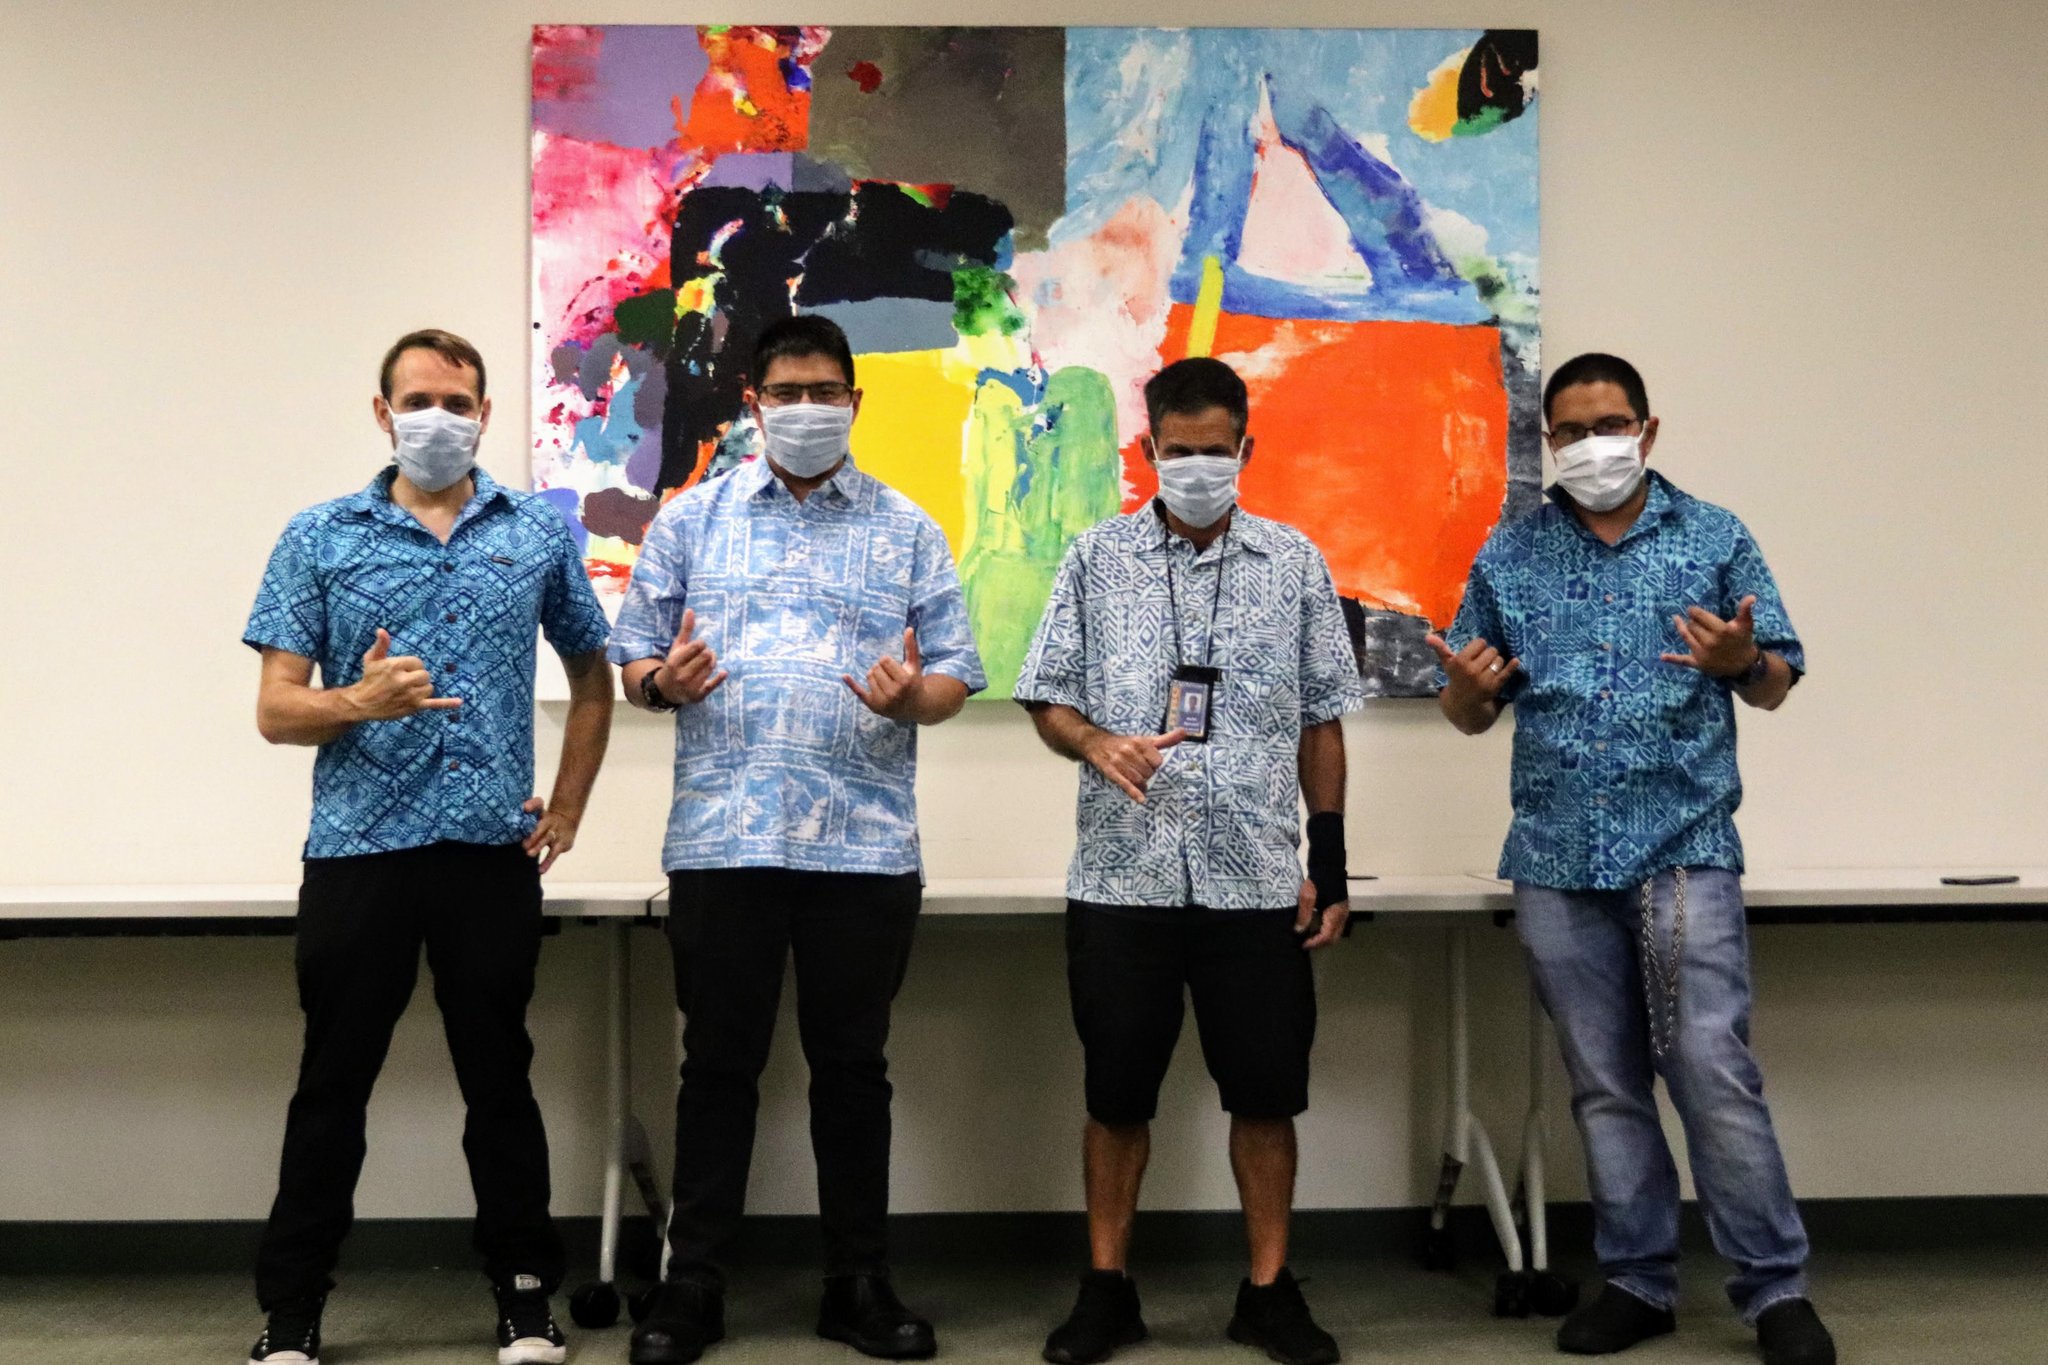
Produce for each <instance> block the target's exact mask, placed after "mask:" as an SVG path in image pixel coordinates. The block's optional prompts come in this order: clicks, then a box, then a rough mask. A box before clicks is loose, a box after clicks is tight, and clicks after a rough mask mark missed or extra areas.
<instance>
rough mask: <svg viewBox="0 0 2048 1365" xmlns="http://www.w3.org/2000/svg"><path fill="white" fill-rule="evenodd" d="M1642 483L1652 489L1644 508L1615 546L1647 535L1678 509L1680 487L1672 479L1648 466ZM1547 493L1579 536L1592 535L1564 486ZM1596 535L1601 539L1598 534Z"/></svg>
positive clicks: (1556, 487) (1550, 489)
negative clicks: (1582, 522)
mask: <svg viewBox="0 0 2048 1365" xmlns="http://www.w3.org/2000/svg"><path fill="white" fill-rule="evenodd" d="M1643 483H1644V485H1645V486H1646V487H1648V489H1649V493H1648V494H1647V495H1646V496H1645V497H1644V498H1643V510H1642V511H1641V512H1640V513H1638V514H1637V515H1636V519H1635V523H1634V524H1633V525H1631V526H1630V527H1629V528H1628V530H1626V531H1624V532H1622V535H1621V539H1620V540H1617V541H1616V542H1614V543H1615V544H1616V545H1621V544H1623V543H1625V542H1627V541H1630V540H1633V539H1634V538H1635V537H1637V536H1639V535H1648V534H1649V533H1650V532H1651V531H1652V530H1654V529H1656V527H1657V525H1658V524H1659V523H1660V522H1662V521H1663V520H1664V519H1665V518H1666V517H1669V516H1672V515H1674V514H1675V513H1676V512H1677V511H1678V489H1677V488H1676V487H1675V486H1674V485H1673V484H1672V482H1671V480H1669V479H1667V478H1665V477H1664V476H1663V475H1662V474H1659V473H1658V472H1657V471H1656V470H1654V469H1646V470H1644V471H1643ZM1545 496H1546V497H1548V498H1549V499H1550V501H1551V503H1552V504H1553V505H1555V506H1556V507H1557V508H1558V510H1559V511H1561V512H1563V513H1564V516H1565V519H1566V520H1567V521H1569V522H1570V523H1571V526H1572V529H1573V530H1575V531H1577V532H1578V533H1579V534H1580V535H1592V534H1593V533H1592V532H1591V531H1588V530H1587V529H1586V528H1585V526H1584V525H1583V524H1581V523H1580V521H1579V518H1578V516H1577V514H1576V513H1575V512H1574V511H1573V510H1572V509H1573V505H1574V504H1573V503H1572V500H1571V497H1570V495H1569V494H1567V493H1566V492H1565V491H1564V490H1563V489H1561V488H1559V487H1558V486H1557V485H1556V484H1552V485H1551V486H1550V487H1549V488H1548V489H1546V490H1545ZM1594 538H1595V539H1596V540H1597V539H1598V537H1597V536H1596V537H1594Z"/></svg>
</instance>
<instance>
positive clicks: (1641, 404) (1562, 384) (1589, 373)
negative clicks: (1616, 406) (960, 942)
mask: <svg viewBox="0 0 2048 1365" xmlns="http://www.w3.org/2000/svg"><path fill="white" fill-rule="evenodd" d="M1574 384H1613V385H1615V386H1616V387H1617V388H1619V389H1620V390H1621V391H1622V392H1623V393H1624V394H1626V395H1627V396H1628V405H1629V407H1630V408H1632V409H1634V411H1635V414H1636V420H1637V421H1638V422H1641V421H1646V420H1648V418H1649V416H1650V391H1649V390H1648V389H1646V388H1644V387H1643V377H1642V376H1641V375H1640V374H1637V373H1636V367H1635V366H1633V365H1631V364H1629V363H1628V362H1627V361H1626V360H1623V359H1622V358H1621V357H1620V356H1618V355H1604V354H1602V353H1601V352H1599V351H1588V352H1586V353H1585V354H1584V355H1575V356H1573V357H1572V358H1571V359H1570V360H1567V361H1565V363H1564V364H1562V365H1560V366H1558V367H1557V372H1556V373H1555V374H1553V375H1551V376H1550V382H1549V383H1548V384H1545V385H1544V386H1543V420H1544V421H1546V422H1548V421H1549V420H1550V405H1551V404H1552V403H1554V402H1556V401H1557V396H1558V395H1559V394H1560V393H1563V392H1564V391H1565V390H1566V389H1568V388H1570V387H1572V385H1574Z"/></svg>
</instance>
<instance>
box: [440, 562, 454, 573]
mask: <svg viewBox="0 0 2048 1365" xmlns="http://www.w3.org/2000/svg"><path fill="white" fill-rule="evenodd" d="M441 572H442V573H454V572H455V561H454V560H452V559H444V560H442V561H441Z"/></svg>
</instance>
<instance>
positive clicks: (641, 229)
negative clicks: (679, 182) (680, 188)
mask: <svg viewBox="0 0 2048 1365" xmlns="http://www.w3.org/2000/svg"><path fill="white" fill-rule="evenodd" d="M675 165H676V161H675V157H674V155H673V154H672V153H668V152H662V151H647V150H640V149H634V148H624V147H613V146H611V145H609V144H607V143H602V142H581V141H578V140H577V139H575V138H561V137H552V136H550V135H548V134H546V133H536V134H534V142H533V272H534V304H535V310H536V311H535V315H534V316H535V320H536V321H537V322H539V323H540V334H539V335H538V336H537V337H536V338H535V339H536V341H539V342H542V343H543V344H545V345H546V346H547V347H549V348H550V349H552V348H553V347H555V346H559V345H562V344H563V343H565V342H576V343H578V344H583V345H587V344H588V343H589V341H590V339H591V337H593V336H595V335H596V334H598V333H599V332H605V331H609V330H611V325H612V323H611V313H612V308H613V306H614V305H616V304H617V303H618V301H619V300H620V299H624V298H630V297H632V296H633V295H635V294H638V293H641V292H642V291H643V290H644V289H645V288H646V287H647V284H648V281H649V280H650V279H652V278H653V277H654V276H655V275H656V274H657V272H660V273H663V274H665V273H666V267H667V264H668V250H669V222H670V220H669V214H670V213H671V212H672V208H671V203H672V194H671V189H670V187H671V186H672V185H674V184H675V183H676V179H677V176H676V171H675Z"/></svg>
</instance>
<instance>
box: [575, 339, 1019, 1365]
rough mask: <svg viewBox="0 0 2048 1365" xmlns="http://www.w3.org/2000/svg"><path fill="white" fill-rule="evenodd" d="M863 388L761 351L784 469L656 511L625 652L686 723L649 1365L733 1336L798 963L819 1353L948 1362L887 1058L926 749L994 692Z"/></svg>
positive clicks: (812, 361)
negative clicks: (817, 1227) (761, 1147)
mask: <svg viewBox="0 0 2048 1365" xmlns="http://www.w3.org/2000/svg"><path fill="white" fill-rule="evenodd" d="M853 369H854V367H853V352H852V349H851V347H850V346H849V345H848V344H847V340H846V336H845V334H844V333H843V332H841V331H840V330H839V328H838V327H837V326H836V325H834V324H833V323H832V322H831V321H830V320H829V319H826V318H822V317H816V316H800V317H793V318H787V319H784V320H782V321H779V322H777V323H774V324H772V325H771V326H769V327H768V328H766V329H765V330H764V331H763V332H762V333H761V336H760V337H759V338H758V340H757V341H756V342H755V345H754V350H753V356H752V369H751V372H750V375H749V377H750V379H751V381H752V384H751V387H750V388H749V389H748V392H747V402H748V404H749V406H750V408H751V409H752V412H753V416H754V418H755V420H756V421H757V422H759V424H760V426H761V430H762V435H763V439H764V444H765V446H766V452H767V453H766V454H765V455H764V456H762V457H761V458H758V459H755V460H753V461H750V462H749V463H746V464H743V465H741V466H739V467H738V468H736V469H734V470H732V471H731V472H730V473H727V474H725V475H723V476H721V477H718V478H714V479H711V480H708V481H706V482H703V483H700V484H698V485H697V486H696V487H694V488H692V489H690V490H689V491H688V492H686V493H684V494H682V495H681V496H679V497H676V498H673V499H671V500H670V501H669V503H668V505H667V506H666V507H664V508H663V509H662V511H661V513H660V515H659V516H657V517H656V518H655V519H654V523H653V525H652V526H650V527H649V528H648V532H647V538H646V541H645V543H644V544H643V545H642V546H641V548H640V560H639V562H638V563H637V564H636V565H635V566H634V568H633V583H632V587H631V588H630V589H629V590H628V592H627V594H626V602H625V605H624V607H623V608H622V609H621V610H620V612H619V623H618V629H617V631H616V632H615V633H614V634H613V636H612V645H611V657H612V660H613V662H615V663H617V664H619V665H620V667H621V669H622V671H623V673H624V677H625V686H626V695H627V696H628V697H629V698H631V699H632V701H633V704H634V705H635V706H638V707H640V708H642V709H643V710H649V711H658V712H668V713H673V714H674V715H675V722H676V731H675V736H676V737H675V750H676V759H675V799H674V802H673V805H672V806H671V808H670V812H669V822H668V837H667V839H666V841H665V843H664V845H663V848H662V867H663V869H664V870H665V871H666V872H667V873H668V874H669V889H670V900H669V918H668V935H669V945H670V948H671V951H672V956H673V959H674V966H675V989H676V1003H677V1005H678V1007H679V1008H680V1009H681V1010H682V1012H683V1015H684V1018H685V1027H684V1030H683V1066H682V1085H681V1087H680V1089H679V1091H678V1093H677V1097H676V1164H675V1203H674V1208H673V1210H672V1212H671V1215H670V1219H669V1227H668V1257H667V1267H666V1273H665V1275H664V1278H663V1283H662V1285H661V1287H660V1290H659V1291H658V1293H657V1294H656V1296H655V1300H654V1303H653V1305H652V1307H651V1308H650V1310H649V1312H648V1314H647V1317H646V1318H645V1320H643V1321H642V1322H641V1324H640V1326H639V1327H638V1328H637V1329H636V1330H635V1331H634V1333H633V1341H632V1346H631V1349H630V1358H631V1360H632V1361H633V1362H634V1365H682V1363H683V1362H687V1361H691V1360H695V1359H696V1358H697V1357H698V1356H699V1355H700V1354H702V1353H703V1351H704V1350H705V1348H706V1347H708V1346H709V1345H711V1343H713V1342H716V1341H718V1340H719V1339H720V1338H722V1337H723V1336H724V1334H725V1276H724V1271H723V1269H722V1268H721V1266H720V1264H719V1262H720V1259H721V1254H722V1252H723V1251H724V1248H725V1245H726V1243H727V1241H728V1239H729V1238H730V1237H731V1236H732V1234H733V1232H734V1231H735V1230H736V1229H737V1227H738V1226H739V1221H740V1215H741V1213H742V1211H743V1210H744V1208H745V1203H746V1189H747V1169H748V1165H749V1163H750V1162H751V1160H752V1155H753V1146H754V1114H755V1108H756V1104H757V1100H758V1089H757V1086H758V1082H759V1079H760V1075H761V1069H762V1067H763V1066H764V1065H765V1064H766V1063H767V1060H768V1049H769V1044H770V1042H771V1040H772V1038H773V1036H774V1030H775V1018H776V1011H777V1007H778V1002H779V1000H780V997H781V991H782V978H783V973H784V970H785V968H786V966H787V965H788V964H789V962H790V961H791V960H792V958H793V959H794V962H795V969H796V995H797V1027H798V1030H799V1031H800V1033H801V1034H802V1038H803V1049H804V1057H805V1060H806V1061H807V1062H808V1063H809V1064H810V1068H811V1091H810V1100H811V1145H812V1148H813V1150H814V1153H815V1155H816V1157H817V1165H818V1205H819V1215H820V1219H819V1221H820V1222H821V1224H822V1225H823V1226H822V1230H823V1232H824V1241H825V1285H824V1294H823V1301H822V1303H821V1305H820V1308H819V1314H818V1332H819V1334H820V1335H821V1336H825V1337H828V1338H831V1339H834V1340H837V1341H843V1342H845V1343H847V1344H848V1345H850V1346H852V1347H854V1348H855V1349H856V1350H859V1351H861V1352H864V1353H865V1354H868V1355H871V1356H879V1357H885V1358H891V1359H909V1358H921V1357H924V1356H929V1355H931V1354H932V1353H933V1351H934V1350H936V1349H937V1343H936V1339H935V1336H934V1333H933V1329H932V1326H931V1324H930V1323H928V1322H926V1321H925V1320H924V1319H922V1318H920V1317H918V1316H917V1315H916V1314H914V1313H912V1312H911V1311H910V1310H909V1309H908V1308H906V1307H905V1306H904V1305H903V1303H902V1302H901V1301H900V1300H899V1299H898V1298H897V1297H896V1294H895V1291H894V1290H893V1289H892V1288H891V1286H890V1282H889V1261H888V1237H887V1231H888V1229H887V1222H888V1211H889V1133H890V1123H889V1106H890V1097H891V1094H892V1091H891V1087H890V1083H889V1076H888V1059H887V1056H886V1054H885V1046H886V1044H887V1041H888V1036H889V1014H890V1006H891V1003H892V1002H893V1001H894V999H895V996H896V992H897V989H898V988H899V987H900V986H901V985H902V984H903V977H904V972H905V971H906V969H907V968H908V966H909V962H910V947H911V939H912V936H913V932H914V930H915V928H916V924H917V915H918V909H919V906H920V904H921V903H922V899H923V878H922V876H921V871H920V857H919V853H918V838H917V806H916V800H915V795H914V790H913V789H914V782H915V778H916V773H917V731H918V729H919V727H921V726H925V725H937V724H939V723H940V722H942V721H945V720H948V719H950V718H951V717H953V716H954V715H956V714H957V713H958V712H959V710H960V707H961V705H962V704H963V703H964V702H965V701H966V700H967V697H968V694H969V693H971V692H975V691H978V690H980V689H981V688H982V687H984V686H986V685H987V679H986V678H984V677H983V675H982V668H981V661H980V658H979V657H978V655H977V654H976V653H975V648H974V639H973V636H972V634H971V632H970V631H969V629H968V624H967V607H966V603H965V601H964V599H963V598H962V596H961V592H960V580H959V575H958V574H957V573H956V572H955V570H954V567H953V557H952V553H951V552H950V551H949V550H948V549H947V547H946V538H945V535H944V533H943V532H941V531H940V530H939V527H938V524H937V523H936V522H934V521H933V520H932V519H931V517H930V516H928V515H927V514H926V513H925V512H924V511H923V510H922V509H920V508H919V507H918V506H917V505H916V504H915V503H913V502H911V501H910V499H908V498H906V497H904V496H903V495H902V494H900V493H898V492H896V491H895V490H893V489H891V488H888V487H885V486H884V485H883V484H881V483H880V482H878V481H877V480H875V479H873V478H871V477H869V476H868V475H866V474H863V473H862V472H861V471H860V470H858V469H856V468H854V467H853V464H852V462H851V458H850V457H851V444H850V440H851V433H852V430H853V423H854V419H855V417H856V415H857V414H858V412H859V409H860V390H859V389H857V388H855V387H854V372H853Z"/></svg>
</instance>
